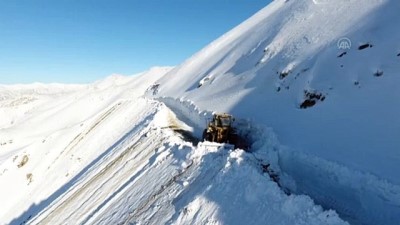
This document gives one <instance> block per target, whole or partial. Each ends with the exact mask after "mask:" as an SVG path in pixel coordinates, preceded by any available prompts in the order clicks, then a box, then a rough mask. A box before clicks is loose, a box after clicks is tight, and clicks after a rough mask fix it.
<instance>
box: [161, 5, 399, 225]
mask: <svg viewBox="0 0 400 225" xmlns="http://www.w3.org/2000/svg"><path fill="white" fill-rule="evenodd" d="M399 11H400V3H399V2H398V1H390V0H367V1H363V2H362V4H361V3H360V1H353V0H352V1H348V0H338V1H323V2H322V1H285V0H276V1H273V2H272V3H271V4H270V5H269V6H268V7H266V8H265V9H263V10H261V11H260V12H258V13H257V14H255V15H254V16H253V17H251V18H250V19H248V20H247V21H245V22H244V23H242V24H241V25H239V26H238V27H236V28H235V29H233V30H231V31H230V32H228V33H226V34H225V35H223V36H222V37H221V38H219V39H217V40H216V41H214V42H212V43H211V44H210V45H208V46H207V47H205V48H204V49H203V50H201V51H200V52H199V53H197V54H195V55H194V56H193V57H191V58H190V59H188V60H187V61H186V62H184V63H183V64H181V65H180V66H178V67H176V68H174V69H173V70H172V71H171V72H169V73H168V74H166V76H164V77H163V78H162V79H160V80H158V81H157V82H156V84H157V85H158V91H157V93H155V94H156V96H167V97H173V98H180V99H183V100H189V101H191V102H193V103H194V104H196V105H197V106H198V107H199V108H200V109H201V110H204V109H207V110H210V111H217V112H230V113H231V114H233V115H235V116H236V117H240V118H246V119H248V120H250V121H253V123H254V124H261V125H263V126H265V127H271V128H273V130H274V132H275V133H276V135H277V136H278V137H279V140H280V142H281V143H282V144H283V145H285V146H287V148H288V149H290V151H293V152H299V155H306V156H310V157H316V158H318V159H321V160H322V161H321V164H323V163H322V162H325V161H324V160H326V162H330V163H333V164H335V165H338V166H339V168H346V169H348V170H349V171H353V172H351V173H350V174H351V176H355V181H354V182H358V183H363V184H366V183H368V185H367V186H368V187H367V188H366V190H365V189H364V187H362V186H361V185H356V186H354V182H343V183H337V182H334V181H335V178H334V177H335V176H336V175H335V176H329V177H328V178H327V179H329V180H330V181H329V184H330V185H332V188H330V189H326V190H325V194H327V195H328V196H331V197H333V196H337V197H338V198H339V199H341V200H340V201H336V200H335V201H330V200H328V201H326V202H327V203H329V202H330V203H331V204H327V205H328V206H330V205H334V204H336V205H337V208H338V209H339V210H340V208H342V209H343V212H342V213H343V214H353V215H354V216H355V217H357V218H356V219H357V220H358V221H362V222H363V223H366V224H376V222H378V224H379V223H380V224H395V223H396V222H397V218H398V217H397V216H396V214H397V215H400V205H399V202H400V199H399V196H398V186H399V185H400V176H399V175H398V173H397V171H399V170H400V164H399V163H398V162H399V160H400V152H399V151H398V149H400V141H399V138H398V133H399V132H398V131H399V130H400V117H399V116H398V115H400V107H399V104H398V96H399V90H400V88H399V84H400V77H399V76H398V73H399V71H400V58H399V57H400V56H399V55H400V42H399V41H398V40H399V39H400V30H399V29H398V21H399V19H400V18H399V15H400V14H398V12H399ZM343 40H345V41H347V40H349V41H350V42H351V43H350V42H345V43H342V42H341V41H343ZM299 158H302V157H299ZM293 160H294V159H293ZM308 163H311V164H313V163H312V160H311V161H309V162H308ZM321 166H322V165H319V166H316V167H311V168H314V169H315V170H316V171H310V173H311V174H312V173H317V174H319V173H318V171H317V170H322V171H326V173H330V172H329V170H327V169H326V168H325V169H321ZM299 167H301V168H303V169H305V170H310V167H309V166H307V165H305V164H302V165H299ZM322 168H324V167H322ZM287 169H288V168H287ZM287 173H288V174H289V175H291V176H292V177H293V178H294V179H295V180H297V182H299V183H302V182H303V181H305V180H303V177H304V176H299V175H298V174H297V173H295V172H294V171H293V169H292V168H289V169H288V170H287ZM339 173H341V172H339ZM343 175H344V174H341V175H340V177H342V176H343ZM317 177H318V178H321V176H317ZM345 177H347V176H346V175H345ZM367 177H368V178H367ZM340 179H345V178H339V180H340ZM306 180H307V179H306ZM365 180H368V181H365ZM325 181H326V182H328V181H327V180H326V179H323V178H321V179H315V180H311V179H308V180H307V182H318V183H317V184H311V183H308V184H307V185H298V191H300V192H304V193H310V195H311V197H315V198H316V199H321V198H320V197H319V193H318V192H316V190H315V188H316V187H313V185H317V186H320V187H323V186H324V184H323V182H325ZM370 183H374V184H372V185H371V184H370ZM344 186H345V187H344ZM382 186H383V187H382ZM393 191H394V193H393V194H391V193H392V192H393ZM360 193H363V194H360ZM365 193H369V194H365ZM314 194H315V196H313V195H314ZM346 196H353V197H351V198H349V197H346ZM388 196H389V197H388ZM386 199H389V200H388V201H387V200H386ZM347 200H348V202H346V201H347ZM334 202H337V203H334ZM343 205H348V206H346V207H342V206H343ZM351 207H358V208H359V209H356V210H355V211H354V212H352V213H348V211H349V210H347V209H346V208H351Z"/></svg>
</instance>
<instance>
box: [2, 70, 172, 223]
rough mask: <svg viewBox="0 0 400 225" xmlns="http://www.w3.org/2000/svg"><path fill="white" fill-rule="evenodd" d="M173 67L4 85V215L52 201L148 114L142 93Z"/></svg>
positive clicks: (6, 218)
mask: <svg viewBox="0 0 400 225" xmlns="http://www.w3.org/2000/svg"><path fill="white" fill-rule="evenodd" d="M169 69H170V68H158V69H157V68H155V69H153V70H150V71H149V72H147V73H145V74H143V75H142V76H140V75H138V76H135V77H116V76H114V77H112V78H109V79H111V80H114V81H115V82H117V80H119V81H118V82H122V81H124V85H122V84H117V83H115V82H114V83H113V82H111V81H108V83H110V84H111V85H110V86H109V87H105V86H101V85H99V84H100V83H101V82H98V83H95V84H91V85H79V86H75V85H74V86H69V85H48V86H46V85H38V84H34V85H14V86H4V87H2V91H1V92H0V96H3V98H2V100H1V101H0V106H1V107H0V124H1V127H0V143H1V145H0V186H1V187H2V191H1V192H0V199H2V207H3V208H4V209H7V210H2V211H1V212H0V221H1V222H2V223H6V222H7V221H10V220H11V219H12V218H13V217H16V216H18V214H17V213H19V214H20V213H22V212H23V211H24V210H27V209H28V208H29V206H31V205H36V204H38V203H39V202H40V204H39V208H37V207H34V208H33V209H34V210H39V209H40V207H46V204H48V203H49V202H51V200H52V199H50V200H49V199H48V201H44V199H46V198H47V197H48V196H51V195H52V194H54V192H55V191H56V190H57V189H59V188H60V187H61V186H62V185H64V184H65V183H66V182H68V181H70V180H71V179H72V177H74V176H75V175H76V174H77V173H78V172H79V171H81V170H82V169H83V168H84V167H85V166H86V165H87V164H89V163H90V162H92V161H93V160H94V159H95V158H96V157H97V156H98V155H99V154H101V153H102V152H104V151H105V150H106V149H107V148H108V147H109V146H111V145H112V144H114V143H115V142H116V141H117V140H118V139H119V138H120V137H121V136H122V135H123V134H124V133H126V132H127V131H129V129H130V127H131V126H133V125H134V122H135V121H136V120H138V118H137V117H143V115H142V113H140V112H141V111H140V106H141V105H143V103H142V102H141V101H138V100H137V98H138V96H139V95H140V94H141V93H143V91H144V90H145V88H146V85H150V83H151V82H154V80H155V79H157V78H159V77H160V76H161V75H163V74H164V73H165V72H167V71H168V70H169ZM144 77H145V78H144ZM138 84H141V85H143V86H140V85H138ZM131 88H134V89H131ZM27 99H28V100H27ZM99 137H101V138H99ZM62 191H63V190H59V191H58V193H59V192H62ZM24 219H26V218H24Z"/></svg>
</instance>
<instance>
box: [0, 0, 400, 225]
mask: <svg viewBox="0 0 400 225" xmlns="http://www.w3.org/2000/svg"><path fill="white" fill-rule="evenodd" d="M399 10H400V3H399V2H397V1H394V0H392V1H391V0H365V1H360V0H337V1H329V0H297V1H295V0H275V1H273V2H272V3H271V4H270V5H269V6H267V7H266V8H265V9H263V10H261V11H260V12H259V13H257V14H256V15H254V16H253V17H251V18H250V19H249V20H247V21H245V22H244V23H242V24H241V25H239V26H238V27H237V28H235V29H233V30H232V31H230V32H228V33H227V34H225V35H224V36H222V37H221V38H219V39H218V40H216V41H214V42H213V43H211V44H210V45H209V46H207V47H206V48H204V49H203V50H202V51H200V52H199V53H197V54H196V55H194V56H193V57H191V58H190V59H188V60H187V61H186V62H184V63H183V64H182V65H179V66H177V67H175V68H154V69H152V70H150V71H149V72H146V73H144V74H142V75H138V76H134V77H123V76H118V75H114V76H111V77H109V78H107V79H105V80H102V81H99V82H96V83H94V84H90V85H41V84H33V85H22V86H21V85H15V86H0V143H1V145H0V187H1V190H2V191H1V192H0V200H1V203H2V204H1V208H2V210H0V222H1V224H12V225H14V224H24V223H32V224H277V225H282V224H312V225H313V224H324V225H325V224H348V223H347V222H344V221H343V220H342V219H345V220H347V221H349V222H350V223H351V224H356V225H358V224H366V225H396V224H398V221H400V176H399V175H398V173H397V171H399V169H400V164H399V163H398V162H399V160H400V152H399V151H398V149H400V141H399V139H398V138H397V135H398V134H399V130H400V129H399V128H400V120H399V117H398V115H400V107H399V104H398V103H399V100H398V99H399V94H400V93H399V91H398V90H400V88H399V84H400V83H399V82H400V81H399V79H400V78H399V76H398V75H399V72H400V41H399V40H400V30H399V29H398V25H397V23H398V21H399V19H400V18H399V17H400V16H399V14H398V12H399ZM350 42H351V43H350ZM350 44H351V48H350V49H347V47H349V46H350ZM213 111H219V112H230V113H232V114H233V115H234V116H235V117H236V118H237V120H236V121H237V123H236V125H237V126H238V128H240V132H242V133H243V134H246V137H247V138H248V140H249V142H250V144H251V149H250V150H251V151H250V152H244V151H243V150H240V149H236V150H232V149H229V148H219V147H215V146H213V145H212V144H210V143H202V142H200V143H199V144H198V145H197V142H198V141H199V140H198V139H199V138H200V136H201V132H202V129H204V126H205V121H206V119H207V118H209V116H210V115H211V113H212V112H213ZM190 134H191V135H190ZM196 139H197V140H196ZM278 140H279V141H278ZM266 163H270V164H271V168H273V170H275V171H276V173H277V174H279V178H280V180H279V184H277V183H275V182H274V181H273V179H271V178H270V177H269V176H268V172H266V171H265V167H263V165H265V164H266ZM285 192H286V193H288V192H290V193H291V194H286V193H285ZM319 205H321V206H322V207H321V206H319ZM3 209H5V210H3ZM332 209H333V210H335V211H337V212H338V213H339V215H340V217H341V218H342V219H340V218H339V216H338V215H337V214H336V212H335V211H332Z"/></svg>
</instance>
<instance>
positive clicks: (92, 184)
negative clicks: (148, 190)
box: [39, 135, 161, 224]
mask: <svg viewBox="0 0 400 225" xmlns="http://www.w3.org/2000/svg"><path fill="white" fill-rule="evenodd" d="M143 138H145V136H144V135H143V136H142V137H140V139H139V140H138V141H137V142H136V143H134V144H133V145H131V146H130V147H128V148H126V149H125V150H124V151H123V152H122V153H121V154H120V155H119V156H118V157H116V158H115V159H113V160H112V161H111V162H109V163H108V164H107V165H106V166H105V167H104V168H103V169H101V170H100V172H99V173H97V174H95V175H94V176H93V177H91V178H90V179H89V180H88V181H87V182H85V183H84V184H83V186H82V187H79V188H78V189H77V191H76V192H74V193H72V195H71V196H69V197H68V198H67V199H65V200H64V201H63V202H61V203H60V204H59V205H58V206H57V207H56V208H55V209H54V210H52V211H51V212H50V213H49V215H48V216H47V217H46V218H44V219H43V220H41V221H40V222H39V223H40V224H52V220H53V219H56V220H57V219H59V218H58V217H63V214H64V213H65V212H68V210H66V209H68V208H73V207H74V206H77V205H79V206H80V207H79V208H77V209H75V210H74V211H72V212H71V213H70V215H68V216H67V217H65V221H76V220H73V219H72V217H74V218H75V219H76V218H83V217H84V215H87V214H89V212H90V211H91V210H93V207H96V206H97V205H100V203H102V202H104V200H105V199H106V198H107V195H108V193H104V191H105V190H116V189H117V188H118V186H119V184H120V183H121V182H118V181H117V182H115V180H117V179H118V180H124V179H127V178H128V177H130V176H131V175H132V171H135V170H138V169H139V168H138V167H140V166H141V165H142V164H143V162H145V160H146V159H148V158H149V157H150V155H151V153H152V151H139V152H137V151H134V150H135V149H137V148H139V147H140V146H141V145H143V144H149V146H151V147H150V149H153V148H155V147H156V146H158V145H159V144H160V143H161V140H157V141H156V142H152V143H148V141H151V140H145V139H143ZM128 157H130V159H129V160H127V161H126V160H125V159H126V158H128ZM128 163H129V164H132V165H135V166H134V167H129V168H126V167H127V164H128ZM122 170H123V171H122ZM121 172H122V173H121ZM120 173H121V174H120ZM99 183H100V185H99ZM106 186H107V187H106ZM88 193H90V194H89V195H88ZM96 194H99V195H97V196H96ZM94 197H97V199H96V200H95V201H93V198H94ZM83 199H86V200H85V201H84V202H82V200H83ZM83 208H84V209H83Z"/></svg>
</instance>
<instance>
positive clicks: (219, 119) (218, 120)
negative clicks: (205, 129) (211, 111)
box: [212, 113, 234, 127]
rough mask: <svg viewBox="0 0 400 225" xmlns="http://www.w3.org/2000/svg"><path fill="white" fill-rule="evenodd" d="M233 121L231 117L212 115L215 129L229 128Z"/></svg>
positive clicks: (227, 115)
mask: <svg viewBox="0 0 400 225" xmlns="http://www.w3.org/2000/svg"><path fill="white" fill-rule="evenodd" d="M233 121H234V119H233V117H232V116H231V115H229V114H226V113H224V114H216V115H214V118H213V121H212V122H213V123H214V126H216V127H231V126H232V122H233Z"/></svg>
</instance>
